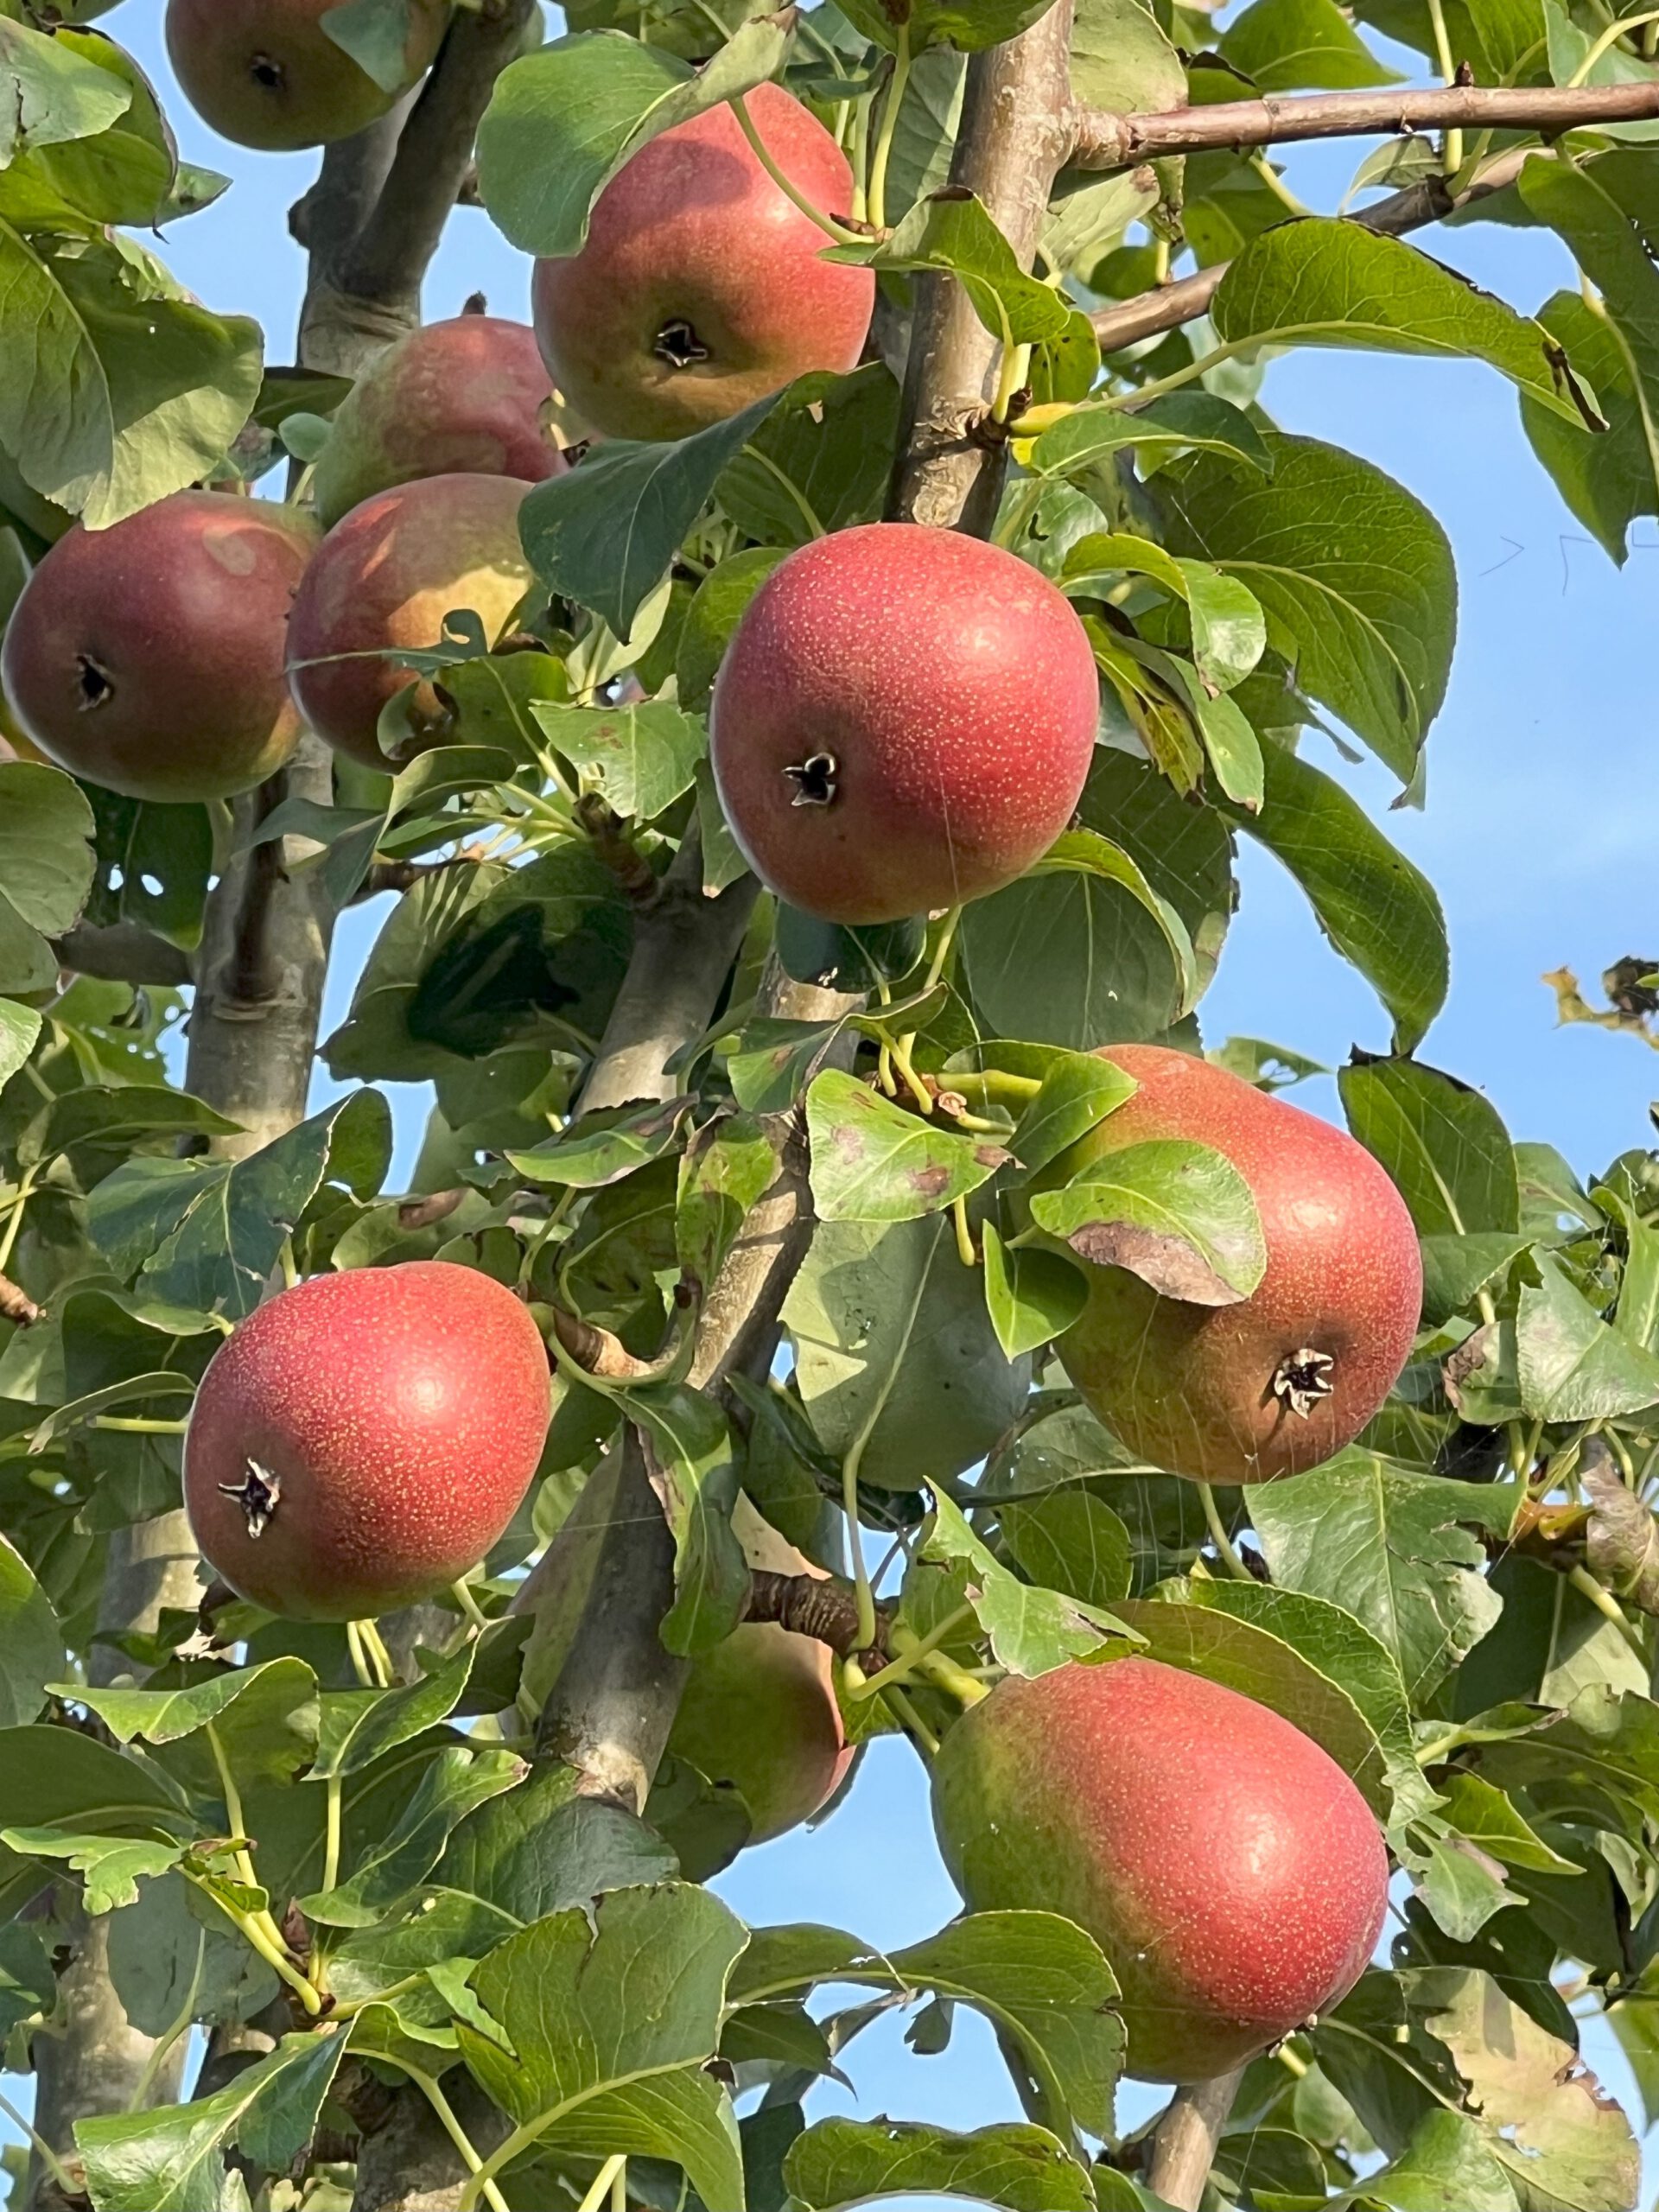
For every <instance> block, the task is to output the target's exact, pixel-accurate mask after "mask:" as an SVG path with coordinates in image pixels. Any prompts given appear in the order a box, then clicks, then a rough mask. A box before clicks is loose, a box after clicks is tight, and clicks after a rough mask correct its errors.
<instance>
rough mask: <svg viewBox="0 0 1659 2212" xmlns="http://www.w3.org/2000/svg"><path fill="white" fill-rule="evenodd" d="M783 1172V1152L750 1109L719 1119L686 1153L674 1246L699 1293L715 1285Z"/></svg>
mask: <svg viewBox="0 0 1659 2212" xmlns="http://www.w3.org/2000/svg"><path fill="white" fill-rule="evenodd" d="M777 1173H778V1155H777V1154H776V1153H775V1152H774V1151H773V1149H772V1143H771V1141H770V1139H769V1138H768V1137H767V1135H766V1131H765V1130H764V1129H763V1128H761V1126H760V1123H759V1122H757V1121H756V1120H755V1119H754V1117H753V1116H752V1115H750V1114H745V1113H737V1114H733V1115H729V1116H727V1118H726V1119H725V1120H723V1121H721V1122H716V1123H715V1125H714V1127H713V1128H712V1129H711V1130H707V1131H705V1132H704V1133H703V1135H702V1138H700V1139H699V1141H697V1142H696V1144H694V1146H693V1147H692V1148H691V1149H690V1150H689V1151H688V1152H687V1153H686V1154H685V1156H684V1158H683V1160H682V1161H681V1163H680V1185H679V1191H678V1194H677V1198H676V1200H675V1207H674V1249H675V1251H676V1253H677V1255H678V1257H679V1262H680V1266H681V1268H682V1269H683V1271H684V1273H685V1274H686V1275H687V1276H688V1277H689V1278H690V1281H692V1282H693V1283H694V1284H696V1285H697V1286H698V1287H699V1294H702V1293H706V1292H708V1291H709V1290H711V1289H712V1288H713V1287H714V1284H715V1279H716V1278H717V1277H718V1275H719V1274H720V1271H721V1268H723V1267H724V1266H725V1264H726V1261H727V1258H728V1255H729V1254H730V1252H731V1249H732V1247H733V1245H734V1243H736V1242H737V1239H738V1236H739V1235H740V1234H741V1230H742V1227H743V1224H744V1222H745V1220H746V1219H747V1217H748V1213H749V1210H750V1208H751V1207H752V1206H753V1205H755V1204H756V1203H757V1202H758V1201H759V1199H760V1198H761V1196H762V1195H763V1193H764V1192H766V1190H767V1189H768V1187H769V1186H770V1185H771V1184H772V1179H773V1178H774V1177H775V1176H776V1174H777Z"/></svg>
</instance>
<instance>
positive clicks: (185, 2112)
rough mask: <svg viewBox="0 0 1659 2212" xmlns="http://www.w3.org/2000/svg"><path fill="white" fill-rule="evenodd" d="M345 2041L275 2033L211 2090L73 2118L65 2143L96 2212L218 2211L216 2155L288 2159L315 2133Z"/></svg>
mask: <svg viewBox="0 0 1659 2212" xmlns="http://www.w3.org/2000/svg"><path fill="white" fill-rule="evenodd" d="M345 2052H346V2037H344V2036H343V2035H334V2036H320V2035H292V2036H284V2037H283V2039H282V2041H281V2042H280V2043H279V2044H277V2048H276V2050H273V2051H272V2052H271V2054H270V2056H269V2057H268V2058H261V2059H258V2060H257V2061H256V2062H255V2063H254V2064H253V2065H251V2066H250V2067H248V2068H247V2069H245V2071H244V2072H242V2073H240V2074H238V2075H237V2076H236V2079H235V2080H234V2081H233V2082H232V2083H231V2084H230V2086H229V2088H224V2089H220V2090H219V2092H218V2094H216V2095H214V2096H211V2097H203V2098H200V2099H199V2100H198V2101H196V2102H195V2103H194V2104H188V2105H169V2106H168V2107H166V2108H165V2109H164V2110H162V2111H160V2112H137V2113H119V2114H118V2115H116V2116H115V2117H114V2118H112V2119H108V2120H80V2121H79V2122H78V2123H77V2125H76V2128H75V2145H76V2147H77V2149H78V2150H79V2152H80V2154H81V2156H82V2158H84V2159H85V2161H86V2182H87V2187H88V2189H89V2190H90V2192H91V2194H92V2199H93V2201H94V2202H95V2203H96V2204H97V2205H98V2208H99V2212H227V2208H229V2207H231V2206H232V2205H233V2204H234V2202H236V2201H237V2200H235V2199H233V2198H232V2197H231V2196H228V2195H227V2194H226V2190H227V2185H228V2183H227V2176H226V2166H225V2158H226V2152H228V2151H229V2150H231V2149H232V2147H234V2148H237V2149H239V2150H240V2151H241V2152H242V2153H243V2155H244V2157H245V2158H247V2160H248V2161H249V2163H250V2164H251V2165H252V2166H254V2167H255V2168H256V2169H257V2170H260V2171H265V2172H272V2173H280V2172H282V2171H284V2170H285V2169H286V2168H287V2167H289V2166H290V2165H292V2164H294V2162H295V2161H296V2159H297V2158H299V2157H300V2156H301V2154H302V2152H303V2151H304V2150H305V2148H306V2145H308V2143H309V2142H310V2140H311V2138H312V2136H313V2135H314V2134H315V2132H316V2128H317V2123H318V2120H319V2117H320V2115H321V2111H322V2105H323V2100H324V2098H325V2097H327V2094H328V2091H329V2088H331V2086H332V2084H333V2082H334V2074H335V2071H336V2069H337V2068H338V2067H339V2065H340V2060H341V2058H342V2057H343V2056H345ZM240 2201H241V2202H243V2203H244V2204H245V2203H246V2202H247V2198H246V2196H245V2195H244V2196H242V2198H241V2200H240Z"/></svg>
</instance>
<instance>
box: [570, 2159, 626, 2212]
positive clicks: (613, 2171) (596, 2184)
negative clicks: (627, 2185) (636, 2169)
mask: <svg viewBox="0 0 1659 2212" xmlns="http://www.w3.org/2000/svg"><path fill="white" fill-rule="evenodd" d="M627 2163H628V2162H627V2160H626V2158H624V2157H623V2156H622V2155H621V2153H620V2152H618V2154H617V2155H616V2157H615V2158H607V2159H606V2161H605V2163H604V2164H603V2165H602V2166H601V2168H600V2170H599V2171H598V2172H597V2173H596V2174H595V2175H594V2181H593V2186H592V2188H591V2189H589V2190H588V2194H587V2196H584V2197H583V2198H582V2202H581V2203H580V2204H578V2205H577V2207H576V2212H599V2208H600V2206H601V2204H603V2202H605V2199H606V2198H607V2196H610V2195H611V2192H612V2190H613V2188H614V2186H615V2183H616V2181H617V2178H618V2177H619V2176H620V2174H621V2173H623V2172H624V2171H625V2170H626V2166H627Z"/></svg>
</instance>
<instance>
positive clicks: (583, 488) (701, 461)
mask: <svg viewBox="0 0 1659 2212" xmlns="http://www.w3.org/2000/svg"><path fill="white" fill-rule="evenodd" d="M652 50H653V51H654V50H655V49H652ZM515 66H516V67H523V66H524V65H523V64H522V63H519V64H517V65H515ZM507 75H508V76H511V75H512V71H511V70H509V71H508V72H507ZM502 81H503V82H505V78H504V79H503V80H502ZM486 122H487V118H486ZM782 396H783V395H782V394H780V393H777V392H774V393H772V395H771V396H770V397H767V398H766V399H757V400H756V401H755V402H754V404H753V406H752V407H746V408H745V409H744V410H743V411H742V413H741V415H734V416H731V417H730V418H729V420H728V421H726V422H724V423H713V424H711V425H710V427H709V429H706V430H699V431H697V432H696V435H694V436H692V437H689V438H678V439H674V440H671V441H670V442H667V443H665V444H643V443H639V442H634V441H632V440H629V439H626V438H607V439H606V440H605V441H604V442H603V443H602V444H601V445H597V446H595V447H594V448H592V450H591V451H590V452H588V454H584V456H583V458H582V463H581V466H580V467H576V468H572V469H569V470H568V471H567V472H566V474H564V475H563V476H555V477H553V478H552V479H551V480H550V481H549V482H547V483H545V484H538V485H537V487H536V489H535V490H534V491H533V492H532V493H530V495H529V496H528V498H527V499H525V501H524V505H523V506H522V507H521V508H520V509H519V513H518V530H519V535H520V536H521V537H522V538H523V539H524V552H525V554H526V556H528V558H529V561H530V563H531V567H532V568H533V569H535V571H536V574H537V576H538V577H539V578H540V579H541V581H542V582H543V583H544V584H545V585H546V587H547V588H548V590H549V591H550V593H552V594H555V595H556V596H557V597H560V598H564V599H573V600H575V601H576V603H577V604H578V605H579V606H582V607H591V608H592V609H593V611H594V613H595V614H597V615H599V616H600V617H601V619H602V620H604V621H606V622H607V623H608V624H609V625H610V626H611V628H612V629H613V631H614V632H616V634H617V636H618V637H619V638H625V637H626V635H627V634H628V631H629V628H630V626H632V622H633V619H634V617H635V615H637V614H638V613H639V609H640V608H641V607H643V606H644V605H645V601H646V600H647V599H649V598H650V596H651V594H652V592H653V591H654V590H655V589H656V588H657V586H658V584H659V583H660V582H661V581H662V579H663V576H664V574H665V573H666V571H667V569H668V565H669V563H670V562H671V561H672V559H673V558H674V556H675V554H676V553H677V551H678V550H679V545H680V541H681V539H682V538H683V537H684V536H685V534H686V532H687V531H689V530H690V527H691V525H692V524H693V523H694V522H695V521H696V518H697V517H698V515H699V514H701V513H702V509H703V506H704V505H705V503H706V502H707V500H708V499H709V494H710V493H712V492H713V490H714V488H715V483H716V482H717V481H718V480H719V477H720V474H721V470H722V469H724V467H726V465H727V463H728V461H730V460H731V459H732V457H733V455H734V454H737V453H740V452H741V450H742V448H743V446H744V445H745V443H746V442H747V440H748V439H749V438H751V437H752V436H753V434H754V432H755V431H756V430H757V429H759V428H760V425H761V423H764V422H765V421H766V417H767V416H768V415H770V414H771V412H772V409H773V408H774V407H776V406H777V405H778V404H779V400H780V398H781V397H782Z"/></svg>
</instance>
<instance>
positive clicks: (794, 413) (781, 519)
mask: <svg viewBox="0 0 1659 2212" xmlns="http://www.w3.org/2000/svg"><path fill="white" fill-rule="evenodd" d="M898 432H899V387H898V385H896V384H895V383H894V382H893V375H892V372H890V371H889V370H888V369H887V367H886V366H885V365H883V364H882V363H881V362H880V361H871V362H868V363H867V364H866V365H865V366H864V367H862V368H861V369H855V370H854V371H853V372H852V373H851V375H850V376H844V377H837V376H831V375H829V373H828V372H819V373H817V374H814V375H811V376H804V377H802V378H798V381H797V382H796V383H794V384H792V385H791V386H790V388H789V390H788V391H787V392H786V393H785V395H784V397H783V399H782V400H781V401H780V403H779V405H778V406H777V407H776V408H774V409H773V410H772V413H771V414H770V415H768V416H767V417H766V421H765V422H764V423H762V424H761V425H760V429H758V430H756V432H755V434H754V435H753V437H752V438H751V439H750V440H749V441H748V442H747V445H746V446H745V447H744V448H743V450H742V451H741V453H739V454H737V455H736V456H735V457H734V459H733V460H732V461H730V462H728V465H727V467H726V468H725V469H724V470H723V472H722V473H721V479H720V481H719V483H718V484H717V485H716V486H715V499H716V500H717V501H718V502H719V504H720V506H721V509H722V511H723V512H725V513H726V514H728V515H729V516H730V518H731V519H732V520H733V521H734V523H735V524H737V526H738V528H739V529H740V530H741V531H742V532H743V534H744V536H745V537H753V538H755V539H757V540H758V541H759V543H757V544H756V545H754V546H753V547H751V548H749V549H748V550H747V551H745V552H742V553H735V554H733V555H732V556H731V557H730V560H729V561H728V562H722V563H721V568H725V569H731V570H732V571H733V573H734V575H739V576H741V575H753V573H754V556H755V555H756V554H759V555H760V556H762V563H761V569H760V573H761V574H766V573H769V572H770V569H771V567H772V566H773V565H775V563H776V559H777V557H778V556H775V555H772V553H771V549H772V547H773V546H777V545H782V546H796V545H804V544H806V543H809V542H810V540H811V539H812V538H814V537H823V535H824V534H825V533H826V532H828V531H833V530H845V529H847V528H848V527H849V524H853V523H861V522H874V521H876V520H878V519H879V518H880V513H881V507H882V502H883V500H884V499H885V498H886V495H887V477H888V475H889V474H890V466H891V455H892V453H893V443H894V441H895V439H896V438H897V436H898ZM766 556H770V558H767V557H766ZM739 564H747V565H745V566H740V565H739ZM712 580H713V578H712V575H711V576H710V577H709V578H706V579H705V582H712ZM749 590H750V591H753V584H751V585H750V586H749ZM698 596H699V597H701V596H702V586H699V587H698ZM734 626H735V623H734ZM727 634H728V635H729V634H730V632H729V631H728V633H727ZM680 696H681V698H682V699H683V700H685V697H686V695H685V690H684V686H683V684H682V686H681V692H680ZM686 703H688V704H692V703H695V702H691V701H686Z"/></svg>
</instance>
